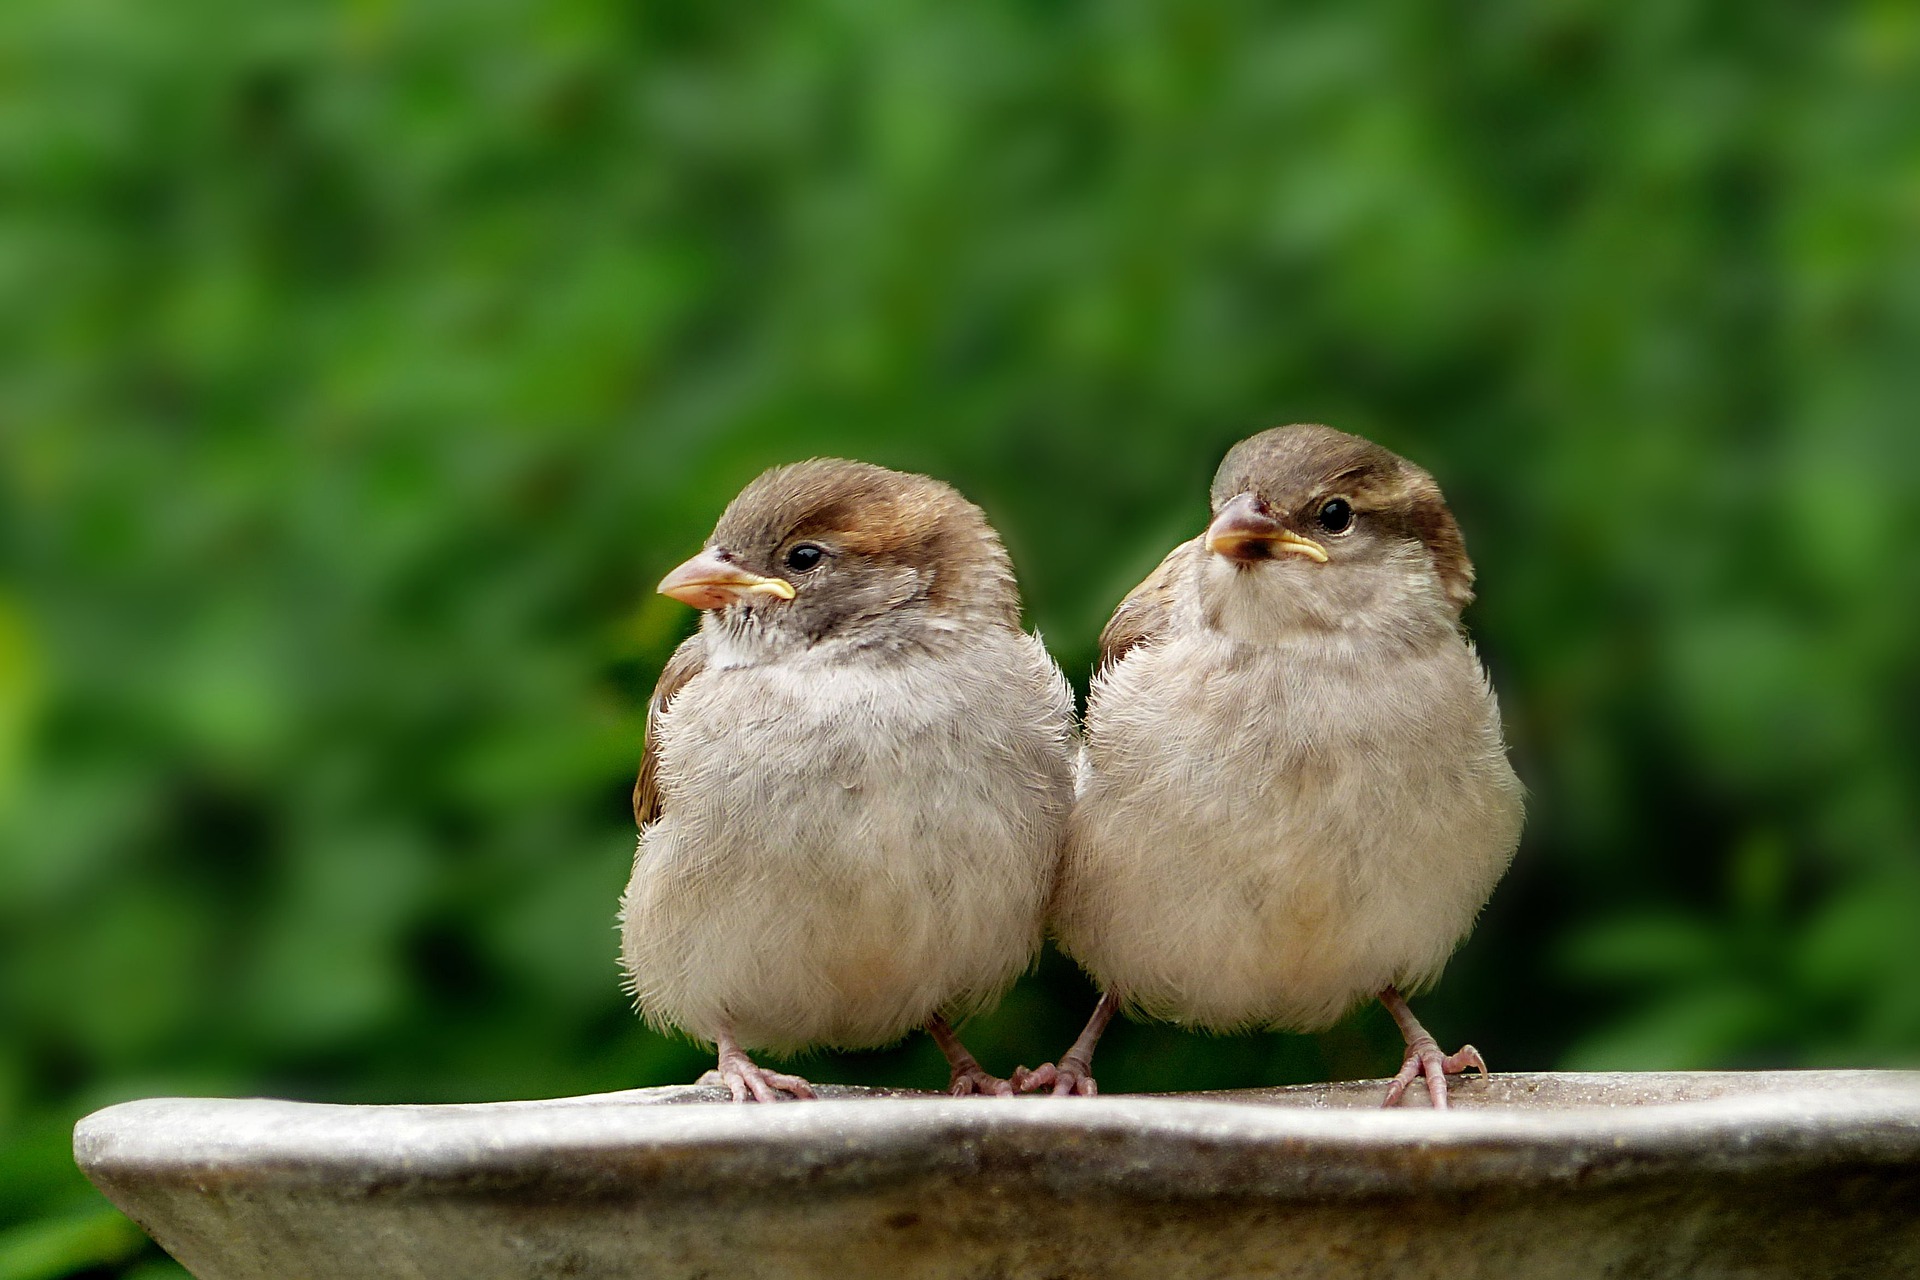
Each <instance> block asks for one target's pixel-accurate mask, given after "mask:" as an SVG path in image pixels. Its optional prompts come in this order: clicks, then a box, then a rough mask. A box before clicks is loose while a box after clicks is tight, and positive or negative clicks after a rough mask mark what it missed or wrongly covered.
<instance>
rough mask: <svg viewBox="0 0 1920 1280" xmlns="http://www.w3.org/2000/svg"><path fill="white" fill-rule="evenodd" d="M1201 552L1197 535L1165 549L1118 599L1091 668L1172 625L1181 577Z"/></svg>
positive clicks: (1102, 667) (1101, 666)
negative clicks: (1136, 583) (1150, 569)
mask: <svg viewBox="0 0 1920 1280" xmlns="http://www.w3.org/2000/svg"><path fill="white" fill-rule="evenodd" d="M1197 554H1201V550H1200V539H1198V538H1195V539H1193V540H1192V541H1191V542H1183V543H1181V544H1180V545H1179V546H1177V547H1175V548H1174V549H1173V550H1172V551H1169V552H1168V553H1167V557H1166V559H1164V560H1162V561H1161V562H1160V565H1159V567H1158V568H1156V569H1155V570H1154V571H1153V572H1152V573H1150V574H1148V575H1147V576H1146V580H1145V581H1143V582H1142V583H1141V584H1140V585H1139V586H1137V587H1135V588H1134V589H1133V590H1132V591H1129V592H1128V593H1127V598H1126V599H1124V600H1122V601H1121V602H1120V605H1119V607H1118V608H1116V609H1115V610H1114V611H1113V617H1112V618H1110V619H1109V620H1108V621H1107V625H1106V629H1105V630H1103V631H1102V632H1101V633H1100V658H1099V661H1098V662H1097V663H1096V664H1095V666H1094V670H1095V671H1096V672H1098V671H1105V670H1106V669H1107V668H1108V667H1111V666H1112V665H1113V664H1114V663H1116V662H1118V661H1120V659H1122V658H1124V657H1126V656H1127V653H1128V651H1129V650H1131V649H1134V648H1135V647H1137V646H1139V645H1143V644H1148V643H1151V642H1152V641H1155V640H1158V639H1160V637H1162V636H1163V635H1165V634H1166V633H1167V632H1168V631H1169V630H1171V629H1172V626H1173V618H1174V599H1175V596H1176V594H1177V592H1178V589H1179V584H1180V579H1181V576H1182V575H1183V574H1185V573H1186V572H1187V570H1188V568H1189V567H1190V566H1191V565H1192V563H1193V557H1194V556H1195V555H1197Z"/></svg>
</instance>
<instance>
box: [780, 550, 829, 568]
mask: <svg viewBox="0 0 1920 1280" xmlns="http://www.w3.org/2000/svg"><path fill="white" fill-rule="evenodd" d="M825 554H827V553H826V552H824V551H822V550H821V549H820V548H819V547H816V546H814V545H813V544H812V543H811V542H801V543H797V544H795V545H794V547H793V548H792V549H791V550H789V551H788V552H787V568H789V569H791V570H793V571H794V572H795V573H805V572H806V571H807V570H809V569H811V568H813V567H814V566H815V565H817V564H819V563H820V557H821V556H824V555H825Z"/></svg>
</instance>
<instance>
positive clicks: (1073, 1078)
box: [1013, 1056, 1100, 1098]
mask: <svg viewBox="0 0 1920 1280" xmlns="http://www.w3.org/2000/svg"><path fill="white" fill-rule="evenodd" d="M1013 1087H1014V1088H1015V1089H1018V1090H1019V1091H1020V1092H1021V1093H1038V1092H1039V1091H1040V1090H1042V1089H1051V1090H1052V1091H1053V1096H1054V1097H1056V1098H1067V1097H1075V1096H1078V1097H1082V1098H1091V1097H1093V1096H1094V1095H1095V1094H1097V1093H1099V1092H1100V1086H1099V1085H1097V1084H1095V1083H1094V1081H1093V1066H1092V1064H1091V1063H1086V1062H1078V1061H1075V1060H1074V1059H1073V1058H1072V1057H1071V1056H1069V1057H1065V1058H1062V1059H1060V1061H1059V1062H1058V1063H1052V1062H1043V1063H1041V1064H1040V1065H1039V1066H1037V1067H1035V1068H1034V1069H1033V1070H1031V1071H1029V1070H1027V1069H1026V1068H1025V1067H1016V1068H1014V1072H1013Z"/></svg>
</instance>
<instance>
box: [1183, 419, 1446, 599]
mask: <svg viewBox="0 0 1920 1280" xmlns="http://www.w3.org/2000/svg"><path fill="white" fill-rule="evenodd" d="M1238 493H1255V494H1257V495H1259V496H1260V497H1262V498H1264V499H1266V500H1267V501H1268V502H1270V503H1272V504H1273V505H1274V507H1275V509H1276V510H1277V511H1278V512H1279V513H1280V514H1282V515H1283V516H1296V517H1299V518H1300V521H1301V523H1303V524H1304V523H1305V522H1306V520H1307V519H1309V518H1310V517H1311V514H1312V513H1313V512H1314V511H1317V510H1318V508H1319V505H1320V504H1321V503H1323V502H1325V501H1326V500H1327V499H1328V498H1331V497H1334V496H1336V495H1339V496H1343V497H1345V498H1347V499H1348V500H1350V501H1351V502H1352V503H1353V504H1354V506H1355V507H1356V508H1358V509H1361V510H1364V511H1367V512H1369V513H1371V514H1372V515H1373V516H1374V517H1375V519H1377V520H1379V521H1381V522H1382V523H1383V524H1385V525H1387V526H1388V527H1389V528H1397V529H1399V530H1401V531H1403V532H1404V533H1406V534H1407V535H1408V536H1411V537H1416V538H1418V539H1419V540H1420V541H1421V543H1422V544H1423V545H1424V546H1425V547H1426V549H1427V554H1428V555H1429V556H1430V557H1431V558H1432V561H1433V570H1434V573H1435V575H1436V576H1438V578H1439V579H1440V586H1441V589H1442V590H1443V591H1444V592H1445V593H1446V597H1447V600H1448V602H1449V603H1451V604H1452V605H1453V607H1454V609H1455V610H1459V609H1463V608H1465V607H1466V605H1467V603H1468V602H1469V601H1470V600H1472V599H1473V562H1472V561H1471V560H1469V559H1468V558H1467V544H1466V539H1465V538H1464V537H1463V536H1462V535H1461V533H1460V526H1459V524H1458V522H1456V521H1455V520H1454V518H1453V513H1452V512H1451V511H1450V510H1448V509H1447V501H1446V498H1445V497H1444V496H1443V495H1442V494H1441V492H1440V486H1439V484H1437V483H1436V482H1435V481H1434V478H1433V477H1432V476H1431V475H1429V474H1428V473H1427V472H1426V471H1424V470H1422V469H1421V468H1419V467H1417V466H1415V465H1414V464H1413V463H1411V462H1408V461H1407V460H1406V459H1405V458H1403V457H1401V456H1400V455H1399V454H1397V453H1394V452H1393V451H1392V450H1391V449H1386V448H1383V447H1381V446H1380V445H1377V444H1375V443H1373V441H1371V440H1367V439H1363V438H1362V437H1360V436H1355V435H1349V434H1347V433H1346V432H1344V431H1335V430H1334V429H1333V428H1332V427H1326V426H1321V425H1320V424H1318V423H1295V424H1293V425H1291V426H1285V427H1274V428H1273V429H1271V430H1269V431H1262V432H1260V433H1259V434H1258V435H1253V436H1249V437H1247V438H1246V439H1245V440H1242V441H1241V442H1240V443H1239V444H1236V445H1235V446H1233V448H1231V449H1229V450H1228V451H1227V456H1226V457H1225V458H1223V459H1222V460H1221V462H1220V469H1219V470H1218V471H1217V472H1215V473H1214V478H1213V492H1212V498H1213V508H1214V510H1215V511H1218V510H1219V509H1220V507H1221V506H1222V505H1224V504H1225V503H1226V502H1227V501H1228V499H1230V498H1232V497H1233V496H1234V495H1235V494H1238Z"/></svg>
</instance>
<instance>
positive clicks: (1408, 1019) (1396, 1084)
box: [1380, 987, 1487, 1111]
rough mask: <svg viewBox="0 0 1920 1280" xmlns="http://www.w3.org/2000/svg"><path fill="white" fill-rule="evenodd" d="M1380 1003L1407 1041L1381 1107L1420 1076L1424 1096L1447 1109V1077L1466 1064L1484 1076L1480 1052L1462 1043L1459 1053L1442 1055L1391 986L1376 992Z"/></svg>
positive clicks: (1438, 1107)
mask: <svg viewBox="0 0 1920 1280" xmlns="http://www.w3.org/2000/svg"><path fill="white" fill-rule="evenodd" d="M1380 1003H1381V1004H1383V1005H1385V1006H1387V1012H1388V1013H1390V1014H1392V1015H1393V1020H1394V1022H1395V1023H1397V1024H1398V1025H1399V1027H1400V1035H1401V1037H1402V1038H1404V1039H1405V1040H1406V1042H1407V1058H1406V1061H1405V1062H1402V1063H1401V1064H1400V1071H1399V1074H1397V1075H1395V1076H1394V1077H1393V1083H1392V1084H1390V1085H1388V1086H1387V1100H1386V1101H1385V1102H1383V1103H1381V1105H1382V1106H1385V1107H1391V1106H1394V1105H1395V1104H1396V1103H1398V1102H1399V1101H1400V1099H1401V1097H1402V1095H1404V1094H1405V1093H1406V1091H1407V1086H1408V1085H1410V1084H1412V1083H1413V1082H1414V1081H1415V1080H1416V1079H1418V1078H1419V1077H1421V1076H1425V1077H1426V1078H1427V1096H1428V1097H1430V1098H1432V1099H1433V1108H1434V1110H1436V1111H1445V1110H1446V1109H1447V1077H1448V1076H1449V1075H1458V1074H1459V1073H1461V1072H1463V1071H1465V1070H1466V1069H1467V1068H1468V1067H1472V1068H1473V1069H1474V1070H1475V1071H1478V1072H1479V1073H1480V1078H1481V1079H1482V1080H1484V1079H1486V1078H1487V1062H1486V1059H1485V1058H1482V1057H1481V1056H1480V1051H1479V1050H1478V1049H1476V1048H1474V1047H1473V1046H1472V1045H1470V1044H1469V1045H1462V1046H1461V1047H1460V1050H1459V1052H1457V1053H1448V1054H1443V1053H1441V1052H1440V1046H1439V1044H1437V1043H1436V1042H1435V1041H1434V1038H1433V1037H1432V1036H1431V1035H1429V1034H1427V1029H1426V1028H1425V1027H1423V1026H1421V1025H1420V1020H1419V1019H1418V1018H1416V1017H1414V1016H1413V1010H1411V1009H1409V1008H1408V1007H1407V1000H1406V997H1405V996H1403V995H1401V994H1400V993H1399V992H1398V991H1397V990H1395V989H1394V988H1392V987H1387V988H1385V989H1383V990H1382V991H1381V992H1380Z"/></svg>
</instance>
